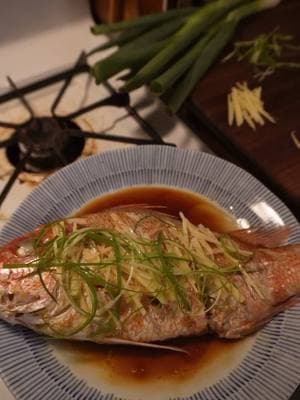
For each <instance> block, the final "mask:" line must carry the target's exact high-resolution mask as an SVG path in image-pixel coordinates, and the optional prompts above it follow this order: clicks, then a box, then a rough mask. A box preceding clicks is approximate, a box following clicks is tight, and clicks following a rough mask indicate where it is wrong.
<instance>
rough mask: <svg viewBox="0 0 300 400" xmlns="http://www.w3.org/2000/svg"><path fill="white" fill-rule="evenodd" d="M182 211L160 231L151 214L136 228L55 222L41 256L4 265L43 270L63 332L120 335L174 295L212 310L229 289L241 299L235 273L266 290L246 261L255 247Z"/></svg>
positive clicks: (185, 306)
mask: <svg viewBox="0 0 300 400" xmlns="http://www.w3.org/2000/svg"><path fill="white" fill-rule="evenodd" d="M180 217H181V222H182V224H181V225H180V224H179V223H178V224H177V222H176V223H174V224H173V223H172V221H171V220H170V222H168V220H167V221H166V223H162V222H164V219H162V220H160V219H159V222H160V226H161V231H158V232H156V234H155V235H152V236H151V235H150V236H147V235H145V234H143V229H142V228H143V225H142V224H143V223H144V224H147V222H148V221H147V220H146V217H145V216H143V217H142V218H141V219H140V220H138V221H137V223H136V224H135V229H134V230H132V231H130V232H127V231H125V232H124V231H122V232H118V231H116V230H114V229H108V228H99V227H80V225H79V224H77V223H75V222H73V224H72V223H70V222H68V221H67V220H66V221H60V222H55V223H52V224H48V225H46V226H45V227H44V228H42V229H41V230H40V231H39V233H37V234H36V237H35V238H34V239H33V251H34V255H35V259H34V260H33V261H31V262H30V263H27V264H24V265H22V264H6V265H4V268H20V267H26V268H29V269H30V270H31V272H30V275H31V276H32V275H38V276H39V278H40V280H41V284H42V286H43V287H44V289H45V291H46V292H47V294H48V295H49V296H50V297H51V299H52V300H53V303H54V304H56V305H55V307H56V308H55V315H52V317H51V313H50V314H49V315H46V314H45V318H44V320H45V324H46V325H47V326H48V327H49V329H51V330H52V332H53V334H54V335H56V336H58V337H63V336H71V335H75V334H77V333H78V332H80V331H82V330H83V329H85V328H86V327H87V326H89V333H88V334H89V335H91V336H94V335H101V334H103V335H107V334H110V335H112V334H114V332H115V331H116V330H118V329H121V327H122V324H125V323H127V321H128V320H130V318H131V317H133V316H135V315H136V314H137V313H141V314H145V312H147V307H149V306H152V305H153V304H156V305H158V306H159V305H164V304H168V303H170V302H171V303H174V304H177V305H178V308H179V309H180V310H181V311H182V312H187V313H189V312H190V313H193V302H194V301H195V298H196V299H198V300H197V301H198V303H199V302H200V303H201V304H203V306H204V307H205V311H206V312H208V311H210V310H211V309H212V308H213V307H215V306H216V305H217V304H218V302H219V300H220V298H221V297H222V293H223V292H224V291H225V292H227V293H229V294H230V295H232V296H233V297H235V298H236V299H237V300H239V301H241V300H242V296H241V295H240V294H239V292H238V289H237V288H236V287H235V285H234V284H233V283H232V279H231V277H232V275H233V274H237V273H238V274H240V275H242V276H243V277H245V281H246V283H247V284H248V285H249V286H250V287H251V289H254V290H255V292H256V293H259V294H260V292H259V289H258V288H257V287H255V285H254V282H253V281H252V280H251V278H249V277H248V273H247V272H246V271H245V269H244V268H243V267H242V263H243V262H246V261H248V260H249V259H250V258H251V257H252V255H253V254H252V253H249V252H246V251H245V250H241V249H239V248H238V246H237V245H236V244H235V243H234V242H233V241H231V240H230V239H229V238H228V237H224V236H221V237H219V236H218V235H216V234H214V233H213V232H211V231H210V230H209V229H207V228H205V227H203V226H201V225H200V226H198V227H196V226H195V225H193V224H191V223H190V222H189V221H188V220H187V219H186V218H185V217H184V215H183V214H180ZM147 218H148V217H147ZM149 218H151V216H150V217H149ZM153 218H155V217H153ZM140 231H141V233H140ZM45 273H47V274H51V276H52V277H53V278H54V279H55V281H56V286H55V290H53V288H52V289H51V290H50V288H49V287H48V286H47V283H46V282H47V280H46V279H45V276H44V274H45ZM27 276H28V275H27ZM58 293H60V294H58ZM61 293H63V295H62V294H61ZM58 296H59V298H58ZM62 298H63V301H62ZM60 303H61V304H60ZM57 307H58V308H59V307H61V308H60V310H61V313H59V311H57ZM70 310H71V311H72V313H73V317H74V321H75V323H74V324H72V327H71V328H65V329H63V330H61V329H59V327H60V325H59V321H60V318H62V316H63V315H65V314H64V313H66V312H70ZM124 310H125V311H124Z"/></svg>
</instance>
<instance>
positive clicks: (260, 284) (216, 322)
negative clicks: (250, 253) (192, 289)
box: [209, 244, 300, 339]
mask: <svg viewBox="0 0 300 400" xmlns="http://www.w3.org/2000/svg"><path fill="white" fill-rule="evenodd" d="M245 269H246V270H248V271H252V272H251V279H252V280H253V283H254V285H255V287H256V288H257V289H258V290H257V291H255V289H254V288H250V287H249V285H247V284H246V283H245V281H244V279H242V277H241V276H238V275H236V276H234V277H233V278H232V279H233V281H234V284H235V285H236V287H237V288H238V289H239V291H240V293H241V294H242V295H243V297H244V300H243V301H242V302H239V301H237V300H236V299H235V298H233V297H229V296H228V295H226V294H225V295H224V297H223V298H222V299H220V305H217V306H216V307H215V308H214V309H213V310H212V311H211V313H210V316H209V326H210V328H211V329H212V330H213V331H214V332H216V333H217V334H218V335H219V336H221V337H224V338H228V339H236V338H240V337H242V336H245V335H248V334H250V333H252V332H255V331H256V330H258V329H259V328H261V327H262V326H263V325H264V324H266V323H267V322H268V321H270V319H271V318H272V317H273V316H274V315H276V314H278V313H279V312H281V311H284V310H285V309H287V308H288V307H290V306H292V305H294V304H295V303H296V302H297V300H296V299H297V297H298V296H299V295H300V245H298V244H297V245H288V246H283V247H280V248H275V249H256V251H255V255H254V257H253V259H252V260H251V261H250V262H248V263H247V264H246V265H245ZM259 294H261V296H260V295H259Z"/></svg>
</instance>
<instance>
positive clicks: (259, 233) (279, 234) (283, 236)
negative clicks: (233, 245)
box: [229, 226, 291, 248]
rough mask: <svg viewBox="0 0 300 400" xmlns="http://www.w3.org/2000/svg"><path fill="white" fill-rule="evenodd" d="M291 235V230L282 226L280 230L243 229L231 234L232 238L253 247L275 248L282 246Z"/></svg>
mask: <svg viewBox="0 0 300 400" xmlns="http://www.w3.org/2000/svg"><path fill="white" fill-rule="evenodd" d="M290 234H291V228H289V227H287V226H280V227H278V228H269V229H263V228H257V229H241V230H237V231H233V232H230V234H229V235H230V236H231V237H232V238H233V239H235V240H238V241H239V242H241V243H244V244H246V245H248V246H251V247H268V248H273V247H277V246H280V245H282V244H283V243H284V242H285V241H286V240H287V239H288V237H289V235H290Z"/></svg>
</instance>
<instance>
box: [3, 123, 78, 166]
mask: <svg viewBox="0 0 300 400" xmlns="http://www.w3.org/2000/svg"><path fill="white" fill-rule="evenodd" d="M70 129H72V130H74V129H75V130H77V129H78V131H80V130H81V129H80V127H79V126H78V125H77V124H76V123H75V122H73V121H71V120H66V119H58V118H52V117H40V118H33V119H31V120H29V121H28V122H26V123H25V124H23V125H22V126H21V127H20V128H19V129H18V130H17V131H16V132H15V133H14V135H15V136H16V137H17V143H14V144H12V145H10V146H8V147H7V148H6V154H7V157H8V159H9V161H10V162H11V163H12V164H13V165H15V166H16V165H17V164H18V162H19V160H20V158H21V156H22V154H25V153H26V152H27V151H28V150H30V151H31V154H30V157H29V159H28V162H27V164H26V170H27V171H29V172H41V171H48V170H53V169H55V168H59V167H63V166H65V165H67V164H69V163H71V162H73V161H74V160H75V159H76V158H77V157H79V156H80V154H81V153H82V150H83V148H84V144H85V138H84V137H83V136H76V137H75V136H71V135H70V134H69V130H70Z"/></svg>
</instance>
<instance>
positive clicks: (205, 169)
mask: <svg viewBox="0 0 300 400" xmlns="http://www.w3.org/2000/svg"><path fill="white" fill-rule="evenodd" d="M147 184H149V185H151V184H163V185H170V186H175V187H180V188H185V189H189V190H192V191H194V192H197V193H200V194H202V195H205V196H207V197H209V198H211V199H213V200H215V201H216V202H217V203H219V204H220V205H221V206H222V207H224V208H225V209H229V210H230V211H231V212H232V213H233V214H234V215H235V216H236V218H243V219H246V220H247V221H248V222H249V223H250V224H251V225H253V226H259V225H263V226H266V225H267V226H278V225H288V226H290V227H291V228H293V234H292V235H291V237H290V239H289V241H290V242H291V243H292V242H300V227H299V224H298V223H297V221H296V219H295V218H294V216H293V215H292V214H291V213H290V211H289V210H288V209H287V208H286V206H285V205H284V204H283V203H282V202H281V201H280V200H279V199H278V198H277V197H276V196H274V195H273V194H272V193H271V192H270V191H269V190H268V189H266V188H265V187H264V186H263V185H262V184H261V183H260V182H259V181H258V180H256V179H255V178H253V177H252V176H251V175H249V174H248V173H246V172H245V171H243V170H242V169H240V168H238V167H236V166H235V165H233V164H231V163H228V162H226V161H224V160H222V159H219V158H216V157H214V156H211V155H208V154H205V153H200V152H195V151H191V150H179V149H174V148H170V147H166V146H141V147H135V148H130V149H123V150H114V151H110V152H106V153H103V154H101V155H96V156H93V157H89V158H88V159H86V160H80V161H77V162H75V163H73V164H71V165H70V166H68V167H66V168H63V169H62V170H60V171H59V172H57V173H55V174H53V175H52V176H51V177H50V178H48V179H47V180H46V181H45V182H44V183H42V184H41V185H40V186H39V187H38V188H37V189H35V190H34V191H33V192H32V193H31V194H30V195H29V196H28V198H27V199H25V201H24V202H23V203H22V204H21V206H20V207H19V208H18V210H17V211H16V212H15V213H14V215H13V216H12V218H11V219H10V221H9V222H8V223H7V224H6V225H5V227H4V228H3V230H2V232H1V233H0V243H2V244H3V243H5V242H7V241H9V240H11V239H13V238H15V237H17V236H20V235H21V234H22V233H24V232H26V231H30V230H32V229H33V228H35V227H36V226H37V225H39V224H41V223H45V222H48V221H50V220H53V219H57V218H60V217H65V216H66V215H70V214H71V213H72V212H74V211H75V210H77V209H78V208H80V207H81V206H82V205H83V204H84V203H86V202H87V201H89V200H91V199H93V198H95V197H97V196H100V195H101V194H104V193H107V192H111V191H114V190H117V189H121V188H124V187H128V186H132V185H147ZM0 354H1V356H0V374H1V377H2V378H3V379H4V380H5V382H6V383H7V385H8V387H9V389H10V390H11V392H12V393H13V394H14V396H15V397H16V399H18V400H33V399H34V400H37V399H45V400H48V399H49V400H50V399H51V400H53V399H55V400H59V399H62V400H69V399H73V400H79V399H81V400H83V399H85V400H96V399H97V400H100V399H101V400H108V399H111V400H112V399H114V400H115V399H117V398H119V397H117V396H116V395H115V394H114V393H104V392H101V391H100V390H99V389H97V388H93V387H90V386H89V385H88V384H87V382H85V381H84V380H83V379H79V378H78V377H77V376H75V375H74V374H73V373H72V371H71V370H70V368H69V367H68V366H66V365H64V364H62V363H61V362H60V361H59V360H58V359H57V358H56V357H55V355H54V354H53V352H52V350H51V347H50V346H49V345H48V344H47V341H46V340H45V339H43V338H42V337H39V336H37V335H35V334H34V333H32V332H30V331H28V330H27V329H25V328H22V327H12V326H9V325H8V324H6V323H4V322H0ZM299 381H300V307H298V306H297V307H294V308H292V309H290V310H288V311H286V312H285V313H283V314H280V315H279V316H278V317H276V318H275V319H274V320H273V321H272V322H271V323H270V324H268V325H267V326H266V327H265V328H264V329H263V330H262V331H261V332H260V333H259V335H258V336H257V339H256V341H255V344H254V345H253V347H252V348H251V350H250V351H249V353H248V354H247V356H246V357H245V358H244V359H243V361H242V362H241V364H240V365H239V366H238V368H236V369H234V370H233V371H232V372H231V373H230V374H229V375H228V376H226V377H225V378H223V379H221V380H220V381H218V382H216V383H215V384H213V385H211V386H209V387H206V388H205V389H203V390H201V391H199V392H197V393H191V395H190V396H189V397H184V398H183V397H182V398H180V399H185V400H187V399H189V400H192V399H193V400H196V399H197V400H200V399H201V400H218V399H219V400H225V399H236V400H251V399H253V400H254V399H255V400H286V399H288V397H289V396H290V395H291V394H292V392H293V391H294V389H295V388H296V386H297V384H298V383H299ZM178 399H179V398H178Z"/></svg>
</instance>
